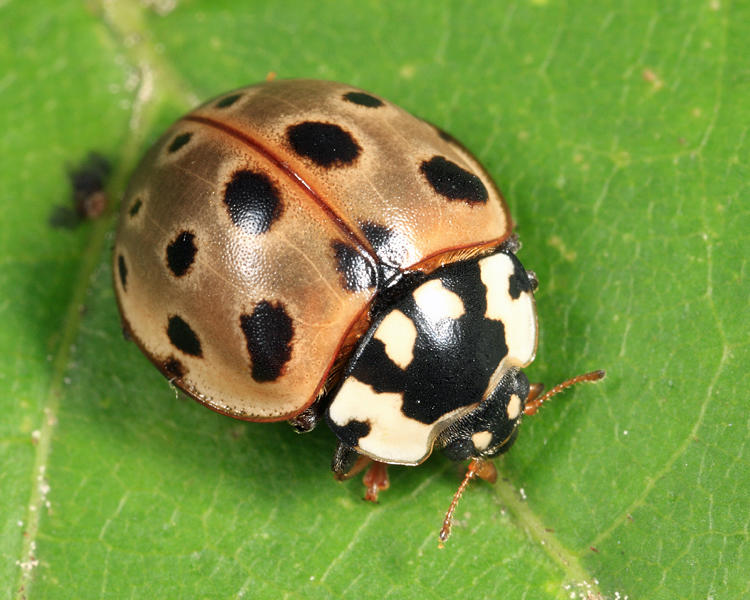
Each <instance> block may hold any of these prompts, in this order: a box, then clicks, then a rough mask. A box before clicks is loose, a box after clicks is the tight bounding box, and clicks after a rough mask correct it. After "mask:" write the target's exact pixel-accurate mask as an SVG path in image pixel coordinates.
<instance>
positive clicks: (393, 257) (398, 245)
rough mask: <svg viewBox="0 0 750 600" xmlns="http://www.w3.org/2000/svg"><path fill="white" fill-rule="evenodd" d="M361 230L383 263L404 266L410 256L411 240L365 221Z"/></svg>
mask: <svg viewBox="0 0 750 600" xmlns="http://www.w3.org/2000/svg"><path fill="white" fill-rule="evenodd" d="M360 228H361V230H362V233H364V235H365V237H366V238H367V241H368V242H370V244H372V248H373V250H375V254H376V255H377V256H378V258H379V259H380V260H381V261H383V262H384V263H385V264H387V265H393V266H397V267H398V266H402V265H403V264H404V262H405V261H406V259H407V258H408V256H409V240H408V239H407V238H406V237H404V236H403V235H400V234H399V233H397V232H395V231H393V230H391V229H389V228H388V227H385V226H384V225H379V224H377V223H373V222H372V221H365V222H364V223H362V224H361V225H360Z"/></svg>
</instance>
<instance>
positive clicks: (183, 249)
mask: <svg viewBox="0 0 750 600" xmlns="http://www.w3.org/2000/svg"><path fill="white" fill-rule="evenodd" d="M197 251H198V249H197V248H196V247H195V234H193V233H191V232H190V231H183V232H182V233H180V234H179V235H178V236H177V237H176V238H175V239H174V240H172V241H171V242H170V243H169V245H168V246H167V265H168V266H169V270H170V271H172V273H174V274H175V275H176V276H177V277H182V276H183V275H184V274H185V273H187V272H188V270H189V269H190V267H191V266H192V264H193V261H194V260H195V253H196V252H197Z"/></svg>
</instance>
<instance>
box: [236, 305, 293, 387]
mask: <svg viewBox="0 0 750 600" xmlns="http://www.w3.org/2000/svg"><path fill="white" fill-rule="evenodd" d="M240 327H241V328H242V333H244V334H245V341H246V342H247V351H248V352H249V353H250V360H251V362H252V375H253V379H255V381H259V382H264V381H275V380H276V379H278V378H279V376H280V375H281V374H282V373H283V372H284V366H285V365H286V363H287V362H288V361H289V358H290V356H291V355H292V345H291V342H292V338H293V337H294V328H293V326H292V319H291V318H290V317H289V315H288V314H287V312H286V310H285V309H284V306H283V305H282V304H281V303H280V302H277V303H275V304H271V303H270V302H266V301H265V300H264V301H262V302H259V303H258V304H257V305H256V306H255V309H254V310H253V313H252V314H251V315H240Z"/></svg>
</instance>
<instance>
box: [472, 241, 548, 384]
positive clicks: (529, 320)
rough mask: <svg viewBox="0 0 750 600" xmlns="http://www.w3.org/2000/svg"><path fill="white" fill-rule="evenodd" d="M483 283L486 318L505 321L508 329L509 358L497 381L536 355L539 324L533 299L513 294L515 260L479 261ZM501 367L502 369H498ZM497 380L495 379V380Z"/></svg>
mask: <svg viewBox="0 0 750 600" xmlns="http://www.w3.org/2000/svg"><path fill="white" fill-rule="evenodd" d="M479 270H480V275H481V278H482V283H483V284H484V285H485V287H486V288H487V311H486V312H485V317H486V318H488V319H492V320H495V321H502V323H503V325H504V326H505V343H506V344H507V345H508V356H507V358H506V359H504V360H503V363H505V364H503V363H501V364H503V367H502V369H500V368H498V371H500V372H497V373H496V375H497V376H498V377H497V381H499V380H500V379H501V378H502V375H503V372H504V371H505V370H506V369H507V368H508V367H511V366H518V367H525V366H526V365H528V364H529V363H530V362H531V361H532V360H534V354H536V340H537V324H536V308H535V307H534V296H533V295H532V294H531V293H530V292H521V294H520V295H519V297H518V298H516V299H513V297H512V296H511V295H510V283H509V282H510V277H511V275H513V271H514V269H513V261H511V259H510V257H508V256H507V255H505V254H502V253H500V254H493V255H492V256H488V257H487V258H483V259H482V260H480V261H479ZM498 367H499V366H498ZM493 379H494V377H493Z"/></svg>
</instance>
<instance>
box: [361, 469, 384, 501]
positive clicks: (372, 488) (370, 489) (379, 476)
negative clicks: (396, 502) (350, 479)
mask: <svg viewBox="0 0 750 600" xmlns="http://www.w3.org/2000/svg"><path fill="white" fill-rule="evenodd" d="M362 483H364V484H365V488H366V489H367V491H366V492H365V498H364V499H365V500H369V501H370V502H377V501H378V493H379V492H380V491H381V490H387V489H388V488H389V487H391V481H390V479H389V478H388V465H387V464H386V463H382V462H378V461H376V460H374V461H372V464H371V465H370V468H369V469H368V470H367V473H365V476H364V477H363V478H362Z"/></svg>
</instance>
